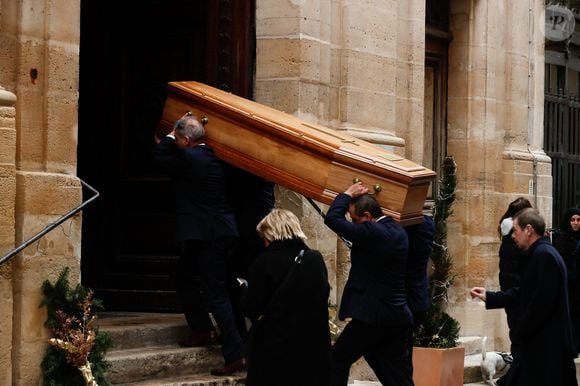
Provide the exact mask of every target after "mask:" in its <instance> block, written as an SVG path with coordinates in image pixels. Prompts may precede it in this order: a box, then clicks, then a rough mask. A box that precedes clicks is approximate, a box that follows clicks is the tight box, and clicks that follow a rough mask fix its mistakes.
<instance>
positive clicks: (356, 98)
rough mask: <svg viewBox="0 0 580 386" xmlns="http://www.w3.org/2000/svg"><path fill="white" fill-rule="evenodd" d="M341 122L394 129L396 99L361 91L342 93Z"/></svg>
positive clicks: (348, 90)
mask: <svg viewBox="0 0 580 386" xmlns="http://www.w3.org/2000/svg"><path fill="white" fill-rule="evenodd" d="M341 94H342V95H341V113H342V114H341V121H343V122H358V123H359V124H360V126H366V127H372V128H377V127H383V128H387V129H392V128H393V127H394V125H395V120H396V118H397V117H396V114H395V111H396V110H395V108H396V98H395V97H393V96H391V95H387V94H381V93H374V92H369V91H365V90H359V89H346V88H345V89H343V90H342V91H341Z"/></svg>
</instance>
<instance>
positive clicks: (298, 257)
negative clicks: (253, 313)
mask: <svg viewBox="0 0 580 386" xmlns="http://www.w3.org/2000/svg"><path fill="white" fill-rule="evenodd" d="M303 257H304V249H301V250H300V252H298V255H296V257H295V258H294V263H292V266H291V267H290V269H289V270H288V273H287V274H286V276H285V277H284V280H282V283H281V284H280V286H279V287H278V289H277V290H276V292H274V295H272V297H271V298H270V301H269V302H268V304H267V305H266V307H264V312H262V314H261V315H260V316H258V320H262V318H263V317H264V315H266V313H267V312H268V310H269V309H270V308H271V307H272V304H274V303H275V300H277V298H278V297H279V296H280V292H281V290H282V288H284V287H285V286H286V284H287V283H288V279H289V278H290V276H292V273H293V272H294V270H296V267H298V265H300V263H302V258H303Z"/></svg>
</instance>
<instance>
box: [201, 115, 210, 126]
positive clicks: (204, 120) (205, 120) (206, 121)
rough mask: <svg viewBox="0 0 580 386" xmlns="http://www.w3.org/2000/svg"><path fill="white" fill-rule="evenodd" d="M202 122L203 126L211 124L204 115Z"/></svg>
mask: <svg viewBox="0 0 580 386" xmlns="http://www.w3.org/2000/svg"><path fill="white" fill-rule="evenodd" d="M200 122H201V124H202V125H204V126H205V125H207V123H208V122H209V118H208V117H206V116H205V115H204V116H202V117H201V120H200Z"/></svg>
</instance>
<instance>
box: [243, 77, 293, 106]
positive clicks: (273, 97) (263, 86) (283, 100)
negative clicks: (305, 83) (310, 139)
mask: <svg viewBox="0 0 580 386" xmlns="http://www.w3.org/2000/svg"><path fill="white" fill-rule="evenodd" d="M254 95H255V96H256V101H257V102H258V103H263V104H266V105H268V106H271V107H273V108H275V109H278V110H281V111H284V112H286V113H288V114H293V113H294V112H296V111H297V110H298V105H299V97H300V83H299V81H298V80H297V79H296V80H288V79H268V80H260V79H256V87H255V90H254Z"/></svg>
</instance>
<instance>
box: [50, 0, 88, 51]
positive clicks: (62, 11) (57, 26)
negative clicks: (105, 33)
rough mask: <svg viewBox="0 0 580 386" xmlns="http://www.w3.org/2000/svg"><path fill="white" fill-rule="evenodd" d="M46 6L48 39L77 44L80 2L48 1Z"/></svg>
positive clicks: (68, 0)
mask: <svg viewBox="0 0 580 386" xmlns="http://www.w3.org/2000/svg"><path fill="white" fill-rule="evenodd" d="M47 4H48V7H47V12H48V25H47V30H48V31H47V32H48V37H49V39H50V40H59V41H62V42H69V43H78V42H79V40H80V31H81V30H80V28H79V24H80V18H81V2H80V1H70V0H50V2H48V3H47ZM77 56H78V55H77Z"/></svg>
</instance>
